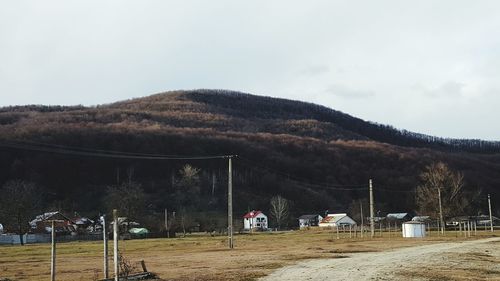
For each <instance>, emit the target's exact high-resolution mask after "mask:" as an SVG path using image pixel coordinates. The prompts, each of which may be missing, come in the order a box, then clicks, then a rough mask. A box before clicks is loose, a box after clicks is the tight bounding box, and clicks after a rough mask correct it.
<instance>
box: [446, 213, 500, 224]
mask: <svg viewBox="0 0 500 281" xmlns="http://www.w3.org/2000/svg"><path fill="white" fill-rule="evenodd" d="M492 219H493V225H497V224H498V223H500V219H499V218H497V217H495V216H492ZM468 221H470V222H475V223H476V225H478V226H479V225H480V226H489V225H490V216H489V215H479V216H460V217H454V218H451V219H449V220H447V221H446V225H448V226H457V225H458V224H459V223H460V222H468Z"/></svg>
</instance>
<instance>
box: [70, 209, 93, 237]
mask: <svg viewBox="0 0 500 281" xmlns="http://www.w3.org/2000/svg"><path fill="white" fill-rule="evenodd" d="M72 221H74V222H75V224H74V226H75V229H76V230H77V231H78V232H79V233H86V232H94V231H95V225H96V224H95V222H94V221H93V220H91V219H89V218H86V217H82V216H79V215H78V214H76V213H75V217H74V218H73V219H72Z"/></svg>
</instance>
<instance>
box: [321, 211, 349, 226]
mask: <svg viewBox="0 0 500 281" xmlns="http://www.w3.org/2000/svg"><path fill="white" fill-rule="evenodd" d="M318 225H319V227H338V226H354V225H356V222H355V221H354V220H353V219H352V218H350V217H349V216H348V215H347V214H346V213H340V214H328V215H327V216H326V217H324V218H323V219H322V220H321V221H320V223H319V224H318Z"/></svg>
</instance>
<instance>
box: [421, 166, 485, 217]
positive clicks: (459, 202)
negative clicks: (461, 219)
mask: <svg viewBox="0 0 500 281" xmlns="http://www.w3.org/2000/svg"><path fill="white" fill-rule="evenodd" d="M420 178H421V184H420V185H419V186H418V187H417V193H416V203H417V207H418V209H419V212H420V213H421V214H425V215H430V216H433V217H440V203H439V200H441V209H442V216H443V219H446V218H448V217H450V216H453V215H462V214H464V212H465V210H466V209H467V208H468V207H469V205H470V203H471V201H472V200H470V199H469V198H470V196H469V198H468V197H467V196H465V195H464V176H463V174H462V173H461V172H455V171H452V170H451V169H450V168H449V167H448V166H447V165H446V164H444V163H442V162H438V163H432V164H431V165H429V166H427V167H426V168H425V171H424V172H423V173H422V174H421V175H420ZM439 195H441V196H439ZM476 196H477V195H476ZM439 197H441V198H439Z"/></svg>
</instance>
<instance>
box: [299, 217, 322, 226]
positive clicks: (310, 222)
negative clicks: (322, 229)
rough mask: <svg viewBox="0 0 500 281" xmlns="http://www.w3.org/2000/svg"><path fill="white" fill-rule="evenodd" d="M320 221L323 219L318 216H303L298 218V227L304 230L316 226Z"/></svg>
mask: <svg viewBox="0 0 500 281" xmlns="http://www.w3.org/2000/svg"><path fill="white" fill-rule="evenodd" d="M321 220H323V217H322V216H320V215H318V214H315V215H303V216H300V217H299V227H300V228H306V227H310V226H318V224H319V222H320V221H321Z"/></svg>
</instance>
